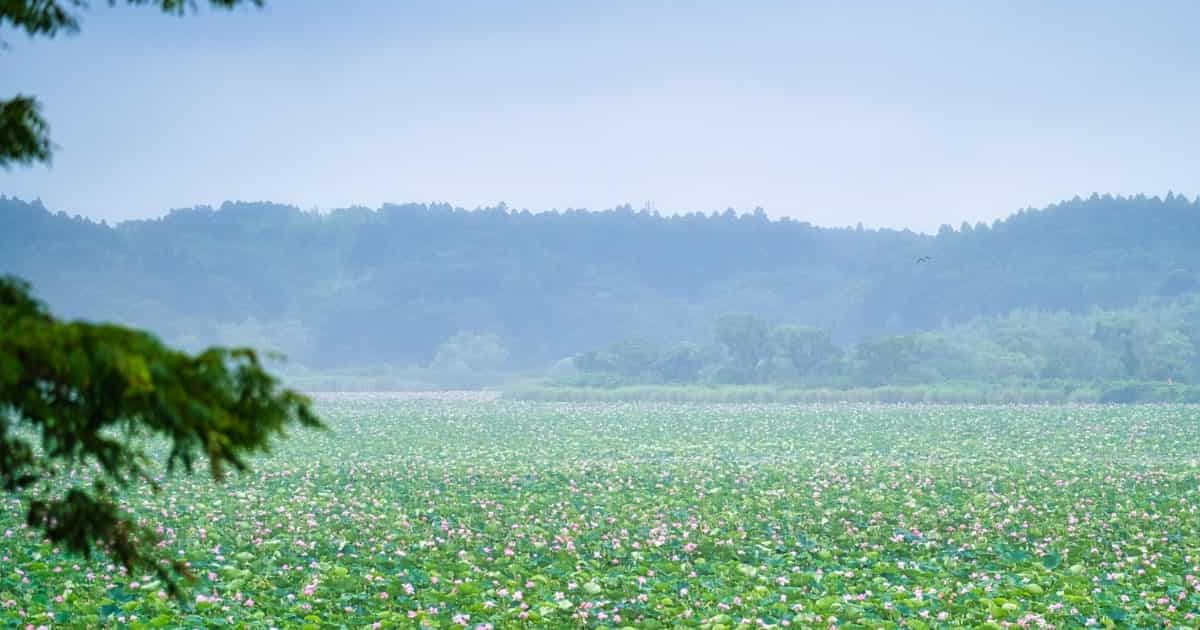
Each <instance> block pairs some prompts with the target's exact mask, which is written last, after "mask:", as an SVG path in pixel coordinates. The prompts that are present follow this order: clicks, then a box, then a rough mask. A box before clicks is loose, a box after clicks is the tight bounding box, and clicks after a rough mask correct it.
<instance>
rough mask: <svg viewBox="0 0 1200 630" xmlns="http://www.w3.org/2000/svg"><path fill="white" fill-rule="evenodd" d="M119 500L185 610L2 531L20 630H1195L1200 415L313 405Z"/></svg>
mask: <svg viewBox="0 0 1200 630" xmlns="http://www.w3.org/2000/svg"><path fill="white" fill-rule="evenodd" d="M319 409H320V411H321V412H322V415H323V417H324V418H325V419H326V421H327V423H328V424H329V426H330V430H329V431H324V432H299V433H296V434H294V435H292V436H291V437H290V439H288V440H287V441H285V442H282V443H280V444H279V445H278V447H277V448H276V450H275V452H274V453H273V454H272V455H271V456H269V457H264V458H261V459H259V460H257V461H256V462H255V463H254V474H252V475H244V476H242V477H240V478H239V477H233V478H231V479H229V480H228V481H227V482H226V483H224V484H223V485H220V486H217V485H214V484H212V483H211V481H210V480H208V478H207V477H206V476H204V475H203V474H196V475H195V476H194V477H186V476H185V477H182V478H179V477H176V478H172V479H170V480H169V481H168V482H167V483H166V484H165V487H164V489H163V491H162V492H160V493H158V494H153V493H151V492H150V491H148V490H146V491H145V492H137V491H134V492H133V493H131V494H129V495H127V499H128V507H129V509H130V510H132V511H134V512H135V513H137V514H139V515H140V516H142V517H143V518H145V519H146V521H147V522H149V523H153V524H157V525H160V527H159V531H160V533H161V535H162V543H161V545H160V547H161V549H160V551H161V553H162V554H163V556H164V557H177V558H179V559H183V560H186V561H187V562H188V563H190V566H191V569H192V571H193V572H194V573H195V580H194V581H193V582H192V583H190V585H188V586H187V589H188V590H187V598H186V600H184V601H176V600H173V599H171V598H169V597H168V596H167V595H166V593H165V592H164V590H163V585H161V584H159V583H157V582H156V581H154V580H153V579H149V578H147V577H146V576H142V575H126V574H124V573H123V571H122V570H120V569H119V568H117V567H114V566H113V565H111V564H109V563H108V561H107V560H104V559H103V558H96V559H94V560H93V561H90V562H89V561H85V560H84V559H82V558H79V557H74V556H70V555H66V554H63V553H60V551H59V550H58V549H55V548H54V547H53V546H51V545H48V544H44V543H43V542H42V541H41V540H40V538H39V537H38V536H36V535H33V534H32V533H31V532H30V530H28V529H25V528H24V527H23V525H22V523H23V513H22V510H21V506H20V504H19V503H17V502H15V501H13V500H11V499H9V498H6V499H5V502H4V503H3V506H2V508H0V536H2V538H0V622H2V624H0V625H3V627H21V628H25V627H30V628H39V627H46V628H73V627H79V628H93V627H132V628H158V627H167V628H173V627H187V628H208V627H219V626H231V627H239V628H271V627H274V628H419V627H430V628H458V627H465V628H574V627H590V628H623V627H630V628H664V627H697V628H708V629H712V630H718V629H732V628H760V627H785V626H790V627H797V628H827V627H841V628H897V627H908V628H917V629H921V628H968V627H969V628H980V627H983V628H1003V627H1022V628H1030V627H1055V628H1068V627H1082V626H1087V625H1094V626H1101V627H1104V626H1107V627H1140V628H1157V627H1166V626H1171V627H1188V628H1194V627H1197V626H1200V617H1198V615H1200V577H1198V576H1200V514H1198V513H1197V507H1198V506H1200V493H1198V491H1197V490H1198V487H1200V422H1198V418H1200V409H1197V408H1194V407H1165V406H1163V407H1152V406H1147V407H1069V406H1062V407H947V406H928V407H921V406H906V407H888V406H815V407H814V406H786V405H671V404H661V405H659V404H596V405H583V404H572V405H564V404H549V403H537V404H532V403H518V402H505V401H483V400H403V399H396V398H387V397H379V396H375V397H372V396H360V397H339V398H329V399H324V400H322V401H320V403H319Z"/></svg>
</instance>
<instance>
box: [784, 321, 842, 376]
mask: <svg viewBox="0 0 1200 630" xmlns="http://www.w3.org/2000/svg"><path fill="white" fill-rule="evenodd" d="M771 345H772V346H774V347H775V351H776V352H777V353H778V354H780V355H782V356H783V357H785V358H786V359H787V360H788V361H789V362H790V363H791V365H792V367H793V368H794V369H795V370H796V373H797V374H798V375H799V376H800V377H802V378H803V377H806V376H810V375H811V374H812V373H813V372H815V371H816V370H817V368H818V367H819V366H820V365H821V364H822V363H824V362H826V361H828V360H829V359H832V358H834V357H836V356H837V355H838V353H839V352H840V351H839V349H838V347H837V346H835V345H834V344H833V339H832V336H831V334H830V331H829V330H826V329H823V328H814V327H812V326H792V325H784V326H776V327H775V328H774V329H773V330H771Z"/></svg>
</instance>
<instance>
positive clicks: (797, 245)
mask: <svg viewBox="0 0 1200 630" xmlns="http://www.w3.org/2000/svg"><path fill="white" fill-rule="evenodd" d="M925 256H928V257H931V259H930V260H928V261H925V262H921V263H917V262H915V261H916V259H917V258H919V257H925ZM1198 271H1200V206H1198V205H1197V203H1195V202H1192V201H1190V200H1188V199H1186V198H1184V197H1181V196H1175V195H1168V196H1167V197H1166V198H1158V197H1153V198H1147V197H1140V196H1139V197H1134V198H1117V197H1109V196H1103V197H1100V196H1093V197H1092V198H1089V199H1086V200H1082V199H1075V200H1072V201H1069V202H1065V203H1062V204H1058V205H1055V206H1051V207H1049V208H1046V209H1044V210H1036V211H1035V210H1029V211H1023V212H1020V213H1017V214H1015V215H1013V216H1011V217H1009V218H1008V219H1006V220H1002V221H997V222H996V223H994V224H992V225H985V224H978V225H975V226H969V225H966V224H964V225H962V226H961V227H959V228H951V227H949V226H945V227H943V228H942V230H941V231H940V232H939V233H938V234H937V235H936V236H931V235H923V234H916V233H912V232H909V231H902V232H901V231H891V230H864V229H861V228H856V229H827V228H818V227H814V226H812V225H810V224H807V223H803V222H798V221H794V220H787V219H784V220H769V219H768V218H767V217H766V215H765V214H764V213H762V212H761V211H756V212H755V213H749V214H742V215H739V214H737V213H735V212H733V211H727V212H725V213H719V214H717V213H714V214H711V215H705V214H700V213H695V214H688V215H679V216H659V215H657V214H655V213H650V212H639V211H634V210H633V209H632V208H629V207H624V208H618V209H615V210H610V211H604V212H586V211H567V212H549V213H537V214H532V213H529V212H527V211H514V210H511V209H508V208H505V207H498V208H487V209H481V210H474V211H466V210H462V209H458V208H452V207H450V206H446V205H433V206H426V205H387V206H384V207H383V208H380V209H378V210H370V209H366V208H350V209H344V210H337V211H334V212H331V213H313V212H303V211H301V210H299V209H296V208H293V207H287V206H280V205H275V204H269V203H226V204H224V205H223V206H221V207H220V208H219V209H210V208H196V209H189V210H176V211H172V212H171V213H169V214H168V215H166V216H165V217H163V218H160V219H155V220H147V221H129V222H124V223H121V224H119V225H115V226H113V225H107V224H104V223H97V222H92V221H88V220H86V219H81V218H77V217H70V216H67V215H66V214H63V213H51V212H50V211H48V210H47V209H45V208H44V207H42V205H41V204H39V203H36V202H35V203H28V202H24V201H20V200H15V199H8V198H4V199H0V273H12V274H16V275H18V276H21V277H24V278H26V279H28V280H30V281H31V282H33V284H34V286H35V289H36V291H37V293H38V295H40V296H41V297H42V298H43V299H44V300H45V301H47V302H48V303H49V304H50V305H51V307H52V308H54V309H55V310H56V311H58V312H61V313H64V314H66V315H69V316H78V317H87V318H89V319H107V320H114V321H119V322H123V323H131V324H135V325H139V326H145V327H149V328H151V329H153V330H155V331H157V332H158V333H159V334H161V335H162V336H163V337H164V338H165V339H167V340H168V341H172V342H175V343H184V344H188V345H193V346H198V345H200V344H204V343H211V342H221V343H242V342H245V343H253V344H256V345H259V346H264V347H268V348H274V349H278V350H282V351H284V352H286V353H288V354H289V355H290V356H291V357H292V359H293V361H296V362H299V363H301V364H305V365H311V366H318V367H337V366H348V365H373V364H381V363H390V364H395V365H403V364H424V363H426V362H428V361H429V360H430V359H431V358H432V357H433V354H434V352H435V349H436V348H437V347H438V345H439V344H440V343H442V342H443V341H444V340H445V339H447V338H448V337H451V336H452V335H454V334H455V333H456V332H458V331H478V332H483V333H494V334H495V335H496V336H497V337H498V338H499V339H500V340H501V342H502V343H503V344H504V345H505V346H507V348H508V350H509V352H510V355H511V357H512V361H513V362H514V363H515V364H516V365H523V366H533V365H539V364H544V363H547V362H549V361H553V360H555V359H558V358H562V357H566V356H570V355H573V354H575V353H578V352H582V351H585V350H590V349H593V348H596V347H600V346H603V345H605V344H607V343H610V342H613V341H616V340H619V339H625V338H629V337H644V338H648V339H654V340H657V341H664V342H666V341H672V340H677V339H688V338H692V339H695V338H707V337H710V336H711V326H712V322H714V321H715V320H716V319H718V318H719V317H720V316H721V315H723V314H726V313H733V312H744V313H753V314H755V315H757V316H759V317H761V318H764V319H766V320H767V321H771V322H775V323H796V324H808V325H813V326H819V327H824V328H829V329H832V331H833V335H834V339H835V340H836V341H839V342H843V343H845V342H852V341H854V340H856V339H860V338H863V337H869V336H873V335H881V334H887V333H898V332H905V331H912V330H922V329H929V328H935V327H939V326H943V325H946V324H953V323H957V322H962V321H966V320H969V319H971V318H973V317H975V316H980V315H996V314H1002V313H1007V312H1009V311H1011V310H1013V309H1016V308H1034V309H1047V310H1069V311H1084V310H1087V309H1090V308H1092V307H1094V306H1103V307H1119V306H1125V305H1129V304H1133V303H1135V302H1137V301H1138V300H1139V299H1141V298H1144V297H1149V296H1157V295H1163V294H1176V293H1183V292H1189V291H1193V290H1196V289H1197V288H1198V287H1200V284H1198V282H1197V278H1198V277H1200V276H1198V275H1197V272H1198Z"/></svg>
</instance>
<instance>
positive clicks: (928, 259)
mask: <svg viewBox="0 0 1200 630" xmlns="http://www.w3.org/2000/svg"><path fill="white" fill-rule="evenodd" d="M931 260H933V256H922V257H920V258H918V259H917V264H920V263H923V262H929V261H931Z"/></svg>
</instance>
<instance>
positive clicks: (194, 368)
mask: <svg viewBox="0 0 1200 630" xmlns="http://www.w3.org/2000/svg"><path fill="white" fill-rule="evenodd" d="M291 425H299V426H306V427H319V426H321V424H320V422H319V420H318V419H317V417H316V416H315V415H314V414H313V412H312V409H311V408H310V404H309V401H308V399H306V398H305V397H304V396H302V395H300V394H298V393H296V392H294V391H291V390H288V389H283V388H281V387H280V386H279V383H278V382H277V381H276V379H275V378H274V377H272V376H271V375H270V374H268V373H267V372H266V371H265V370H264V369H263V368H262V365H261V364H260V361H259V358H258V356H257V354H255V352H254V351H253V350H249V349H245V348H239V349H222V348H212V349H209V350H206V351H204V352H201V353H199V354H197V355H189V354H187V353H184V352H180V351H177V350H173V349H171V348H168V347H166V346H164V345H163V344H162V343H160V342H159V341H158V339H156V338H155V337H154V336H153V335H150V334H149V333H146V332H142V331H139V330H133V329H129V328H124V327H121V326H116V325H109V324H92V323H85V322H64V321H60V320H58V319H56V318H55V317H53V316H52V315H51V314H50V313H49V312H48V311H47V309H46V308H45V307H44V306H43V305H42V304H41V303H39V302H37V301H36V300H35V299H34V298H33V297H32V296H31V294H30V292H29V286H28V285H27V284H25V283H23V282H21V281H19V280H16V279H14V278H8V277H5V278H0V486H2V487H3V488H4V490H5V491H6V492H8V493H12V494H14V495H16V496H18V497H20V498H21V500H22V501H23V502H25V504H26V506H27V514H26V517H27V522H28V524H29V525H30V526H31V527H34V528H37V529H40V530H42V531H43V532H45V534H46V536H47V537H48V538H49V539H50V540H52V541H54V542H56V543H62V544H63V545H65V546H66V547H67V548H68V549H70V550H72V551H75V552H78V553H81V554H83V555H85V556H90V555H91V553H92V552H93V551H94V550H96V549H99V550H102V551H105V552H108V553H110V554H111V555H113V556H114V557H115V558H116V559H118V560H119V561H120V562H121V563H122V564H124V565H125V567H126V568H128V569H130V570H131V571H132V570H133V569H135V568H140V569H145V570H151V571H154V572H156V573H157V574H158V575H159V576H160V577H162V578H164V581H166V582H167V584H169V585H170V587H171V588H172V590H174V591H175V592H176V593H178V590H177V586H176V580H175V578H176V577H178V576H179V575H180V574H183V575H186V572H184V571H183V569H182V567H181V566H180V565H170V564H168V565H167V566H164V565H163V564H161V563H159V562H158V561H157V559H156V558H154V557H152V556H153V552H152V551H151V549H152V548H153V545H154V544H155V543H156V542H157V537H156V536H155V534H154V532H153V531H152V530H149V529H146V528H142V527H139V526H137V525H136V524H135V522H134V520H133V518H132V517H131V516H130V515H129V514H127V513H124V512H123V511H122V510H121V509H120V508H119V507H118V505H117V501H116V496H117V493H118V491H119V490H121V489H122V488H127V487H130V486H132V485H134V484H150V485H151V486H153V487H155V488H157V484H156V483H155V482H154V481H153V474H152V473H153V472H154V470H155V468H156V465H155V463H154V462H155V458H154V457H152V454H153V453H155V452H157V451H156V449H155V448H153V447H152V446H153V444H154V443H165V445H166V451H165V455H164V456H163V459H165V461H164V462H162V463H163V464H164V465H165V468H166V472H168V473H170V472H172V471H175V470H177V469H180V468H181V469H183V470H184V471H186V472H188V473H190V472H191V471H192V469H193V464H194V463H195V462H196V461H197V460H201V459H203V460H206V461H207V465H208V469H209V472H210V474H211V475H212V477H213V478H214V479H215V480H220V479H222V478H223V477H224V475H225V473H226V471H227V470H228V469H230V468H232V469H235V470H239V471H241V470H246V468H247V464H246V457H247V456H249V455H252V454H254V453H261V452H266V451H267V450H268V448H269V446H270V442H271V439H272V438H274V437H276V436H282V435H283V434H284V430H285V429H286V428H288V427H289V426H291Z"/></svg>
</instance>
